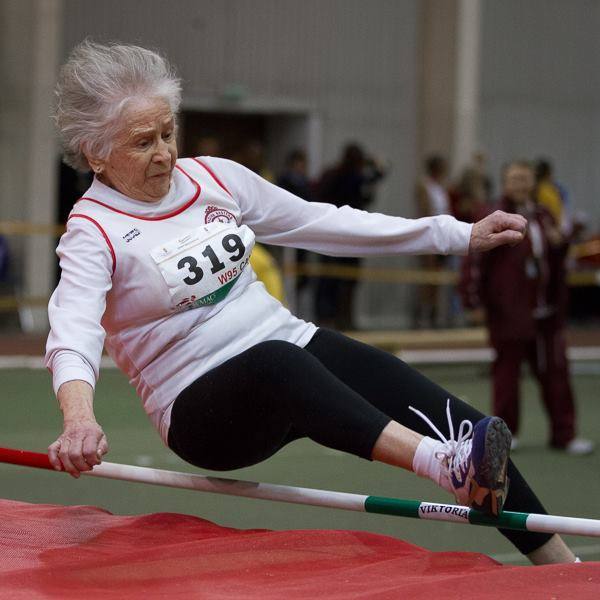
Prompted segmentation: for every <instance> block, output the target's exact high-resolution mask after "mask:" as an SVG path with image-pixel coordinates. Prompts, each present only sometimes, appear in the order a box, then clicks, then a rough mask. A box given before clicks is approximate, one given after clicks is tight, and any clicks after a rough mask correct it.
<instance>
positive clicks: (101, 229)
mask: <svg viewBox="0 0 600 600" xmlns="http://www.w3.org/2000/svg"><path fill="white" fill-rule="evenodd" d="M75 217H80V218H81V219H87V220H88V221H91V222H92V223H93V224H94V225H95V226H96V227H97V228H98V229H99V230H100V233H101V234H102V237H103V238H104V239H105V240H106V243H107V244H108V249H109V250H110V255H111V256H112V263H113V268H112V274H113V275H114V274H115V269H116V268H117V257H116V255H115V249H114V248H113V245H112V244H111V242H110V240H109V239H108V236H107V235H106V231H104V229H103V228H102V225H100V223H98V221H96V220H95V219H92V217H88V216H87V215H82V214H80V213H74V214H72V215H70V216H69V218H68V219H67V221H69V220H70V219H74V218H75Z"/></svg>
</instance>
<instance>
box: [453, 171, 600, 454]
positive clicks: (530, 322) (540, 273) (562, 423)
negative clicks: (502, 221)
mask: <svg viewBox="0 0 600 600" xmlns="http://www.w3.org/2000/svg"><path fill="white" fill-rule="evenodd" d="M502 185H503V195H502V197H501V198H500V200H499V202H498V204H497V206H495V207H490V208H487V209H484V211H482V214H484V213H485V212H487V213H490V212H493V210H495V209H501V210H504V211H506V212H510V213H518V214H521V215H523V216H524V217H526V218H527V220H528V236H527V239H526V240H525V241H524V242H523V243H522V244H518V245H516V246H505V247H503V248H498V249H495V250H493V251H492V252H489V253H488V254H486V255H481V256H479V257H477V258H468V259H466V260H465V261H464V263H463V269H462V276H461V285H460V288H461V295H462V297H463V303H464V304H465V306H466V307H467V308H470V309H478V308H483V309H484V311H485V321H486V325H487V328H488V332H489V339H490V344H491V345H492V347H493V348H494V350H495V352H496V357H495V360H494V364H493V412H494V414H496V415H498V416H500V417H502V418H503V419H504V420H505V421H506V423H507V425H508V426H509V428H510V430H511V432H512V434H513V448H514V447H516V446H517V445H518V438H517V437H516V436H517V435H518V433H519V408H520V407H519V404H520V402H519V400H520V398H519V383H520V376H521V364H522V363H523V362H524V361H527V362H528V363H529V365H530V367H531V370H532V372H533V374H534V375H535V377H536V378H537V380H538V382H539V384H540V387H541V393H542V400H543V402H544V406H545V408H546V411H547V413H548V416H549V418H550V430H551V432H550V445H551V446H552V447H553V448H557V449H561V450H565V451H567V452H569V453H571V454H587V453H589V452H591V451H592V450H593V443H592V442H591V441H590V440H585V439H581V438H577V437H576V435H575V403H574V398H573V391H572V388H571V383H570V376H569V368H568V361H567V356H566V341H565V325H566V303H567V299H566V294H565V289H566V287H565V286H564V285H563V281H564V277H565V270H564V263H565V256H566V251H567V246H568V243H567V241H566V240H565V238H564V237H563V236H562V235H561V233H560V231H559V229H558V227H557V226H556V223H555V221H554V219H553V217H552V215H551V214H550V212H549V211H548V210H547V209H546V208H544V207H543V206H541V205H539V204H536V203H535V201H534V200H533V191H534V187H535V177H534V171H533V168H532V167H531V165H530V164H529V163H527V162H525V161H515V162H511V163H510V164H508V165H507V166H506V167H505V168H504V171H503V176H502ZM478 217H479V218H481V215H478ZM515 440H517V441H516V442H515Z"/></svg>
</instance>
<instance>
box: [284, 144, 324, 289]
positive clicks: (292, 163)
mask: <svg viewBox="0 0 600 600" xmlns="http://www.w3.org/2000/svg"><path fill="white" fill-rule="evenodd" d="M277 185H278V186H279V187H280V188H283V189H284V190H287V191H288V192H290V193H292V194H294V195H295V196H298V197H299V198H303V199H304V200H307V201H311V200H313V190H312V187H311V182H310V179H309V177H308V160H307V157H306V152H305V151H304V150H303V149H302V148H295V149H293V150H291V151H290V152H289V153H288V155H287V156H286V159H285V165H284V168H283V171H282V172H281V173H280V174H279V177H278V178H277ZM311 254H312V253H311V252H309V251H308V250H301V249H298V250H296V266H297V268H298V271H299V272H298V273H297V274H296V293H300V292H301V291H302V290H304V289H306V288H307V287H308V285H309V283H310V281H311V279H310V278H309V277H308V276H307V275H306V274H305V273H304V268H305V266H306V265H307V264H308V263H309V262H311ZM312 256H314V257H315V258H314V260H315V261H316V260H317V258H316V255H314V254H312Z"/></svg>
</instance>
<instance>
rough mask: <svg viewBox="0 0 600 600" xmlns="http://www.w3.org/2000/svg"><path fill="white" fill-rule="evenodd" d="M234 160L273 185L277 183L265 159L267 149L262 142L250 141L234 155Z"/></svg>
mask: <svg viewBox="0 0 600 600" xmlns="http://www.w3.org/2000/svg"><path fill="white" fill-rule="evenodd" d="M232 160H234V161H235V162H238V163H240V164H242V165H244V166H245V167H246V168H247V169H250V170H251V171H254V172H255V173H256V174H257V175H260V176H261V177H262V178H263V179H266V180H267V181H270V182H271V183H273V182H274V181H275V176H274V175H273V171H272V170H271V168H270V167H269V165H268V163H267V159H266V157H265V147H264V145H263V143H262V142H261V141H260V140H248V141H247V142H246V143H244V144H243V145H242V147H241V148H240V149H239V150H238V151H237V152H236V153H235V154H234V156H233V158H232Z"/></svg>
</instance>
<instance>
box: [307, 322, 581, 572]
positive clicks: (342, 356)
mask: <svg viewBox="0 0 600 600" xmlns="http://www.w3.org/2000/svg"><path fill="white" fill-rule="evenodd" d="M306 349H307V350H308V351H309V352H311V354H313V355H314V356H316V357H317V358H318V359H319V360H320V361H321V362H322V363H323V364H324V365H325V366H326V367H327V368H328V369H329V370H330V371H331V372H332V373H333V374H334V375H335V376H336V377H337V378H338V379H341V380H342V381H343V382H344V383H346V384H347V385H348V386H349V387H351V388H352V389H353V390H355V391H356V392H358V393H359V394H360V395H361V396H362V397H364V398H365V399H366V400H368V401H369V402H371V403H372V404H373V405H374V406H376V407H377V408H378V409H379V410H381V411H382V412H384V413H385V414H387V415H389V416H390V417H391V418H392V419H393V421H392V423H390V425H388V426H387V427H386V428H385V429H384V431H383V434H389V435H384V439H383V441H384V445H383V446H382V445H381V441H382V440H378V442H376V444H375V447H374V450H373V458H376V459H377V458H379V455H380V453H381V452H383V453H384V454H385V452H386V450H385V449H386V448H389V446H391V445H393V444H394V439H397V440H402V439H403V430H402V429H399V430H398V435H394V431H393V430H391V429H390V428H392V427H394V425H393V423H394V422H395V423H397V424H399V425H400V426H404V427H407V428H408V429H409V430H412V431H413V432H416V433H418V434H423V435H430V434H431V433H432V432H431V430H430V428H429V426H428V425H427V424H426V423H425V422H424V421H423V420H422V419H420V418H419V417H418V416H417V415H416V414H415V413H414V412H412V411H411V410H409V408H408V407H409V406H413V407H414V408H417V409H418V410H420V411H422V412H423V413H424V414H426V415H427V416H428V417H429V418H430V419H431V421H432V422H433V423H434V424H435V425H436V426H437V427H438V429H440V431H441V432H442V433H443V434H444V435H445V436H446V437H448V435H449V433H450V432H449V428H448V424H447V419H446V412H445V411H446V401H447V399H448V398H450V401H451V412H452V420H453V423H454V428H455V431H456V430H457V429H458V427H459V425H460V422H461V421H462V420H464V419H467V420H470V421H471V422H473V423H476V422H477V421H479V420H480V419H482V418H483V417H484V415H483V414H482V413H480V412H479V411H477V410H476V409H474V408H473V407H471V406H469V405H468V404H466V403H464V402H462V401H461V400H459V399H458V398H456V397H454V396H453V395H452V394H449V393H448V392H447V391H446V390H444V389H443V388H441V387H440V386H438V385H436V384H435V383H433V382H431V381H429V380H428V379H427V378H426V377H424V376H423V375H421V374H420V373H418V372H417V371H415V370H414V369H412V368H411V367H409V366H408V365H406V364H405V363H404V362H402V361H401V360H399V359H397V358H396V357H394V356H392V355H391V354H388V353H386V352H383V351H380V350H377V349H376V348H372V347H371V346H367V345H365V344H362V343H360V342H356V341H354V340H351V339H349V338H347V337H345V336H343V335H341V334H339V333H336V332H333V331H329V330H324V329H320V330H319V331H318V332H317V334H316V335H315V337H314V338H313V340H312V341H311V342H310V343H309V344H308V346H307V348H306ZM386 430H387V431H386ZM399 443H400V444H402V443H404V442H402V441H400V442H399ZM385 462H391V461H388V460H385ZM508 477H509V479H510V489H509V493H508V496H507V498H506V503H505V505H504V508H505V509H506V510H513V511H519V512H533V513H546V510H545V509H544V507H543V505H542V504H541V502H540V501H539V500H538V498H537V497H536V496H535V494H534V493H533V491H532V490H531V488H530V487H529V485H528V484H527V482H526V481H525V480H524V479H523V477H522V475H521V474H520V473H519V471H518V470H517V469H516V467H515V466H514V464H513V463H512V461H509V466H508ZM500 531H501V533H502V534H503V535H505V536H506V537H507V538H508V539H509V540H510V541H511V542H512V543H513V544H515V546H517V548H518V549H519V550H520V551H521V552H522V553H523V554H528V555H529V554H530V553H533V556H531V558H532V560H533V561H535V560H536V557H539V556H541V557H542V560H544V562H552V561H553V560H555V561H556V562H569V561H571V560H574V556H573V554H572V553H571V552H570V550H568V548H567V547H566V546H565V545H564V543H562V540H560V538H558V536H554V537H552V536H551V535H549V534H542V533H533V532H519V531H512V530H500ZM557 540H558V541H557ZM544 547H546V550H552V551H551V552H544V550H543V549H544Z"/></svg>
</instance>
